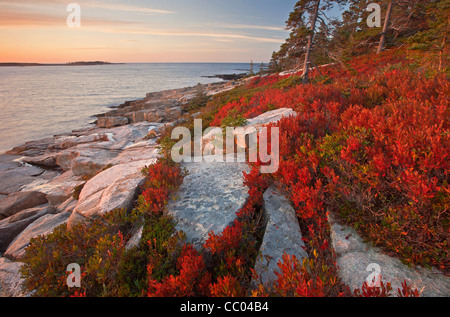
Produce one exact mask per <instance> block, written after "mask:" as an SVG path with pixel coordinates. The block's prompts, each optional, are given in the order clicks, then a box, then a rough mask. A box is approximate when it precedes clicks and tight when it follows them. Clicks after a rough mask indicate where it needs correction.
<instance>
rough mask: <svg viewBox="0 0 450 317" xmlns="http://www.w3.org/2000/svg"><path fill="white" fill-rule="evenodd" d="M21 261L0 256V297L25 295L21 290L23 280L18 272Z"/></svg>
mask: <svg viewBox="0 0 450 317" xmlns="http://www.w3.org/2000/svg"><path fill="white" fill-rule="evenodd" d="M22 265H23V263H21V262H11V261H9V260H8V259H6V258H0V297H25V296H27V294H26V293H24V292H23V291H22V285H23V283H24V280H23V279H22V276H21V274H20V268H21V267H22Z"/></svg>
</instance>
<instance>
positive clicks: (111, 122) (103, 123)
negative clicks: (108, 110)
mask: <svg viewBox="0 0 450 317" xmlns="http://www.w3.org/2000/svg"><path fill="white" fill-rule="evenodd" d="M128 123H129V121H128V118H125V117H99V118H98V119H97V126H98V127H99V128H112V127H118V126H123V125H127V124H128Z"/></svg>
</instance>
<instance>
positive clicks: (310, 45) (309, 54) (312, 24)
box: [303, 0, 320, 83]
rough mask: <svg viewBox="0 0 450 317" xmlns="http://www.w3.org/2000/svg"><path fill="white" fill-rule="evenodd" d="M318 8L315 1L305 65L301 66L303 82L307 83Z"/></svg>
mask: <svg viewBox="0 0 450 317" xmlns="http://www.w3.org/2000/svg"><path fill="white" fill-rule="evenodd" d="M319 6H320V0H317V2H316V5H315V6H314V14H313V18H312V20H311V34H310V35H309V36H308V46H307V47H306V56H305V63H304V65H303V82H304V83H308V81H309V58H310V56H311V49H312V43H313V39H314V32H315V30H316V22H317V17H318V16H319Z"/></svg>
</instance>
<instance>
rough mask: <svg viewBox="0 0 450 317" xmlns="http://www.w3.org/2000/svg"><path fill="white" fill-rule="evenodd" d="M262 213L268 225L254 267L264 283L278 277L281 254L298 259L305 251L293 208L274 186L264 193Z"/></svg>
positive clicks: (302, 256)
mask: <svg viewBox="0 0 450 317" xmlns="http://www.w3.org/2000/svg"><path fill="white" fill-rule="evenodd" d="M264 214H265V218H266V221H267V226H266V230H265V233H264V238H263V242H262V245H261V248H260V251H261V255H260V256H259V257H258V259H257V262H256V264H255V271H256V272H257V273H258V275H259V277H260V279H261V282H262V283H263V284H266V283H272V282H274V281H275V280H276V279H277V277H276V275H275V272H276V271H279V268H278V265H277V264H278V262H281V261H282V260H283V254H285V253H286V254H288V255H292V256H296V257H297V259H298V260H299V261H300V262H301V261H302V260H303V258H306V257H307V256H308V254H307V253H306V251H305V250H304V249H303V248H304V246H305V245H304V243H303V240H302V233H301V231H300V226H299V223H298V220H297V216H296V214H295V210H294V209H293V208H292V206H291V204H290V202H289V200H288V199H287V198H285V197H284V196H283V195H281V194H280V193H279V192H278V191H277V189H276V187H274V186H272V187H270V188H269V189H268V190H267V191H266V192H265V193H264Z"/></svg>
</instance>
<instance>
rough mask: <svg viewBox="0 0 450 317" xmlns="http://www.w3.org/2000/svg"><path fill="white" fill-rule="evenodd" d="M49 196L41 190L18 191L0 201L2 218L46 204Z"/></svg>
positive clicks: (0, 217)
mask: <svg viewBox="0 0 450 317" xmlns="http://www.w3.org/2000/svg"><path fill="white" fill-rule="evenodd" d="M46 203H47V198H46V195H45V194H44V193H40V192H17V193H14V194H10V195H8V197H6V198H5V199H2V200H1V201H0V219H4V218H8V217H10V216H12V215H14V214H16V213H18V212H19V211H22V210H25V209H29V208H33V207H36V206H40V205H45V204H46Z"/></svg>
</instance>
